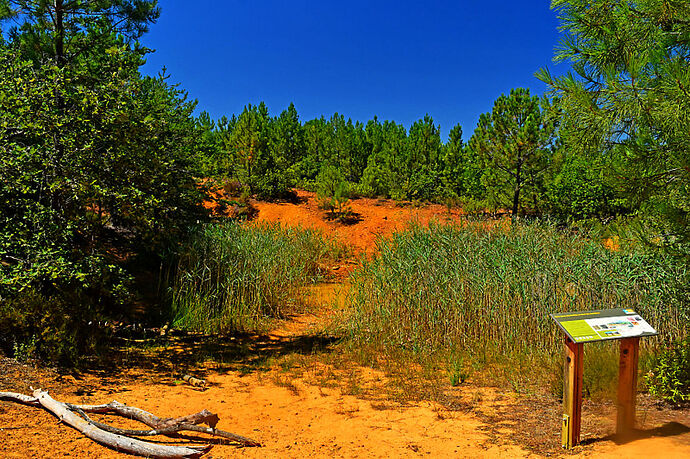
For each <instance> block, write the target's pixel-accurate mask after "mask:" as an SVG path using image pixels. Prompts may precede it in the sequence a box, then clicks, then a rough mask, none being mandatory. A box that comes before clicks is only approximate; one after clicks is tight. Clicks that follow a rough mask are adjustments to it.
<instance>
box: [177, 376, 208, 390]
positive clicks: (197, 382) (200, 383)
mask: <svg viewBox="0 0 690 459" xmlns="http://www.w3.org/2000/svg"><path fill="white" fill-rule="evenodd" d="M182 380H183V381H185V382H186V383H188V384H191V385H192V386H194V387H205V386H206V380H204V379H199V378H195V377H194V376H191V375H184V376H183V377H182Z"/></svg>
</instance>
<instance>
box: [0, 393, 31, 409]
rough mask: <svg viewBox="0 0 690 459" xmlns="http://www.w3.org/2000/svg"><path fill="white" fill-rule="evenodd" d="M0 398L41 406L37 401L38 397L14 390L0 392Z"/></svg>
mask: <svg viewBox="0 0 690 459" xmlns="http://www.w3.org/2000/svg"><path fill="white" fill-rule="evenodd" d="M0 400H6V401H8V402H16V403H21V404H23V405H31V406H41V404H40V403H38V399H37V398H36V397H32V396H30V395H24V394H18V393H16V392H0Z"/></svg>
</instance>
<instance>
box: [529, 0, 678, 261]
mask: <svg viewBox="0 0 690 459" xmlns="http://www.w3.org/2000/svg"><path fill="white" fill-rule="evenodd" d="M552 8H554V9H555V10H556V11H557V12H558V15H559V18H560V20H561V28H562V29H563V31H564V32H565V38H564V40H563V42H562V44H561V47H560V48H559V50H558V51H557V54H556V60H557V61H564V60H568V61H570V62H571V64H572V67H573V70H574V72H575V73H574V74H573V73H570V74H567V75H565V76H563V77H560V78H555V77H553V76H552V75H551V74H550V73H549V72H548V70H542V71H540V72H539V73H538V75H537V76H538V77H539V78H540V79H542V80H543V81H545V82H546V83H548V84H549V85H550V86H551V87H552V88H553V90H554V92H556V93H557V94H558V95H559V96H560V97H561V99H562V103H561V105H562V107H563V109H564V112H565V118H564V125H563V128H562V129H563V131H564V133H567V134H568V137H569V138H570V139H571V141H570V142H569V144H568V147H569V148H575V149H580V150H582V151H585V152H589V153H591V152H597V153H599V154H601V155H606V156H611V157H616V158H618V159H620V161H618V162H620V163H622V164H621V167H620V168H618V169H616V170H610V171H609V174H611V175H614V176H619V177H620V178H621V179H622V180H621V181H620V185H622V186H624V187H625V189H626V190H627V195H628V196H629V198H630V199H631V200H632V202H633V203H634V204H637V205H641V206H643V208H644V209H645V210H646V213H647V214H650V215H654V216H655V217H656V221H657V222H658V223H659V225H660V229H661V231H660V235H661V237H662V238H663V240H664V242H666V243H667V244H668V246H669V248H673V249H674V250H678V251H680V252H682V253H685V254H686V255H690V136H689V135H688V132H690V117H688V113H690V93H689V92H688V91H689V88H690V3H688V2H687V1H685V0H665V1H659V0H637V1H634V2H633V1H620V0H605V1H598V2H594V3H593V2H590V1H585V0H556V1H554V2H553V3H552Z"/></svg>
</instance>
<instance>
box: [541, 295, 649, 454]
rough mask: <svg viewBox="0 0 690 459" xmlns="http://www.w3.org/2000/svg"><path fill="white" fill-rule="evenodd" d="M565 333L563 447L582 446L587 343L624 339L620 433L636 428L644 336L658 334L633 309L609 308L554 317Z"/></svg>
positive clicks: (619, 412)
mask: <svg viewBox="0 0 690 459" xmlns="http://www.w3.org/2000/svg"><path fill="white" fill-rule="evenodd" d="M551 318H552V319H553V320H554V321H555V322H556V323H557V324H558V326H559V327H560V328H561V330H562V331H563V332H564V334H565V341H564V344H565V361H564V365H563V418H562V422H563V425H562V429H561V445H562V446H563V448H566V449H571V448H573V447H574V446H575V445H577V444H578V443H580V426H581V422H582V380H583V374H584V343H587V342H596V341H604V340H610V339H618V340H620V356H619V365H618V415H617V420H616V433H617V434H619V435H624V434H626V433H629V432H630V431H632V429H633V428H634V427H635V398H636V393H637V361H638V357H639V349H640V337H642V336H653V335H656V334H657V332H656V330H654V329H653V328H652V327H651V326H650V325H649V324H648V323H647V322H646V321H645V320H644V319H642V317H640V315H639V314H637V313H636V312H635V311H634V310H632V309H606V310H597V311H578V312H564V313H557V314H551Z"/></svg>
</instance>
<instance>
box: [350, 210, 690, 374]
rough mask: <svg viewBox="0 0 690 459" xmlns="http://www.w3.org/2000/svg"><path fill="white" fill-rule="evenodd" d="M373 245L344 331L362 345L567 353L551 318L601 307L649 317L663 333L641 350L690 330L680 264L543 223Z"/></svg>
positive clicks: (418, 234) (452, 228)
mask: <svg viewBox="0 0 690 459" xmlns="http://www.w3.org/2000/svg"><path fill="white" fill-rule="evenodd" d="M380 249H381V250H380V255H379V256H377V257H375V258H373V259H371V260H367V261H364V264H363V266H362V267H361V269H359V270H358V271H356V272H355V273H354V274H353V278H352V289H351V292H350V303H351V316H350V317H349V318H348V319H347V325H346V329H347V331H348V333H349V336H350V338H351V341H352V342H353V343H354V344H355V346H359V347H360V348H365V347H369V348H371V349H372V350H377V352H381V351H386V350H395V353H396V355H398V354H399V352H400V351H401V350H402V351H404V352H407V353H408V354H409V355H413V356H417V358H418V359H419V360H420V361H421V360H423V359H425V358H427V356H431V355H433V354H435V353H438V352H439V351H444V350H445V351H448V352H453V353H455V352H461V353H469V354H472V355H474V356H475V357H478V358H479V359H480V360H492V361H494V362H495V361H497V360H498V361H500V360H501V358H502V357H501V356H503V357H505V358H507V359H510V357H511V356H517V357H518V358H519V360H522V361H530V360H531V359H534V358H541V357H539V356H540V355H541V356H551V357H553V356H556V355H560V353H561V352H562V344H561V342H562V336H561V332H560V331H559V330H558V328H557V327H556V326H555V325H554V323H553V322H552V320H551V319H550V317H549V314H550V313H553V312H563V311H573V310H591V309H607V308H632V309H635V310H636V311H637V312H638V313H640V314H641V315H642V316H643V317H645V318H646V319H647V320H648V321H649V323H650V324H651V325H652V326H654V327H655V328H656V329H657V330H658V331H659V332H660V334H661V338H655V339H646V340H644V344H645V345H646V346H650V345H652V346H653V345H654V344H657V343H658V342H659V340H660V339H661V340H663V339H668V338H670V337H677V336H684V335H687V333H688V329H687V326H686V323H687V320H688V318H689V309H688V307H687V303H685V302H684V300H683V299H682V297H681V296H680V295H679V294H678V293H677V290H676V286H678V284H679V282H681V281H682V280H683V279H685V278H686V277H685V274H686V273H685V269H684V267H683V266H682V265H681V264H679V263H676V262H674V260H673V259H671V258H670V257H667V256H664V255H661V254H652V253H645V252H643V251H638V252H612V251H610V250H608V249H606V248H605V247H604V246H603V245H602V244H601V243H599V242H597V241H595V240H591V239H588V238H586V237H582V236H577V235H573V234H572V233H569V232H564V231H561V230H559V229H557V228H556V227H554V226H551V225H548V224H542V223H534V224H519V225H514V226H513V227H510V228H503V227H497V228H494V229H486V227H485V226H483V225H482V224H480V223H468V224H466V225H463V226H460V225H431V226H430V227H429V228H424V227H419V226H417V227H413V228H411V229H409V230H408V231H405V232H402V233H399V234H396V235H394V236H393V238H392V239H391V240H389V241H384V242H381V243H380ZM446 353H447V352H446ZM590 353H591V352H590ZM595 353H603V354H605V353H608V351H604V350H603V349H602V351H601V352H599V351H596V352H595ZM592 355H593V354H592ZM546 360H548V361H549V362H552V363H553V362H554V361H556V362H557V361H558V360H554V359H553V358H547V359H546ZM548 365H551V363H549V364H548ZM525 371H530V370H529V369H525Z"/></svg>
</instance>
